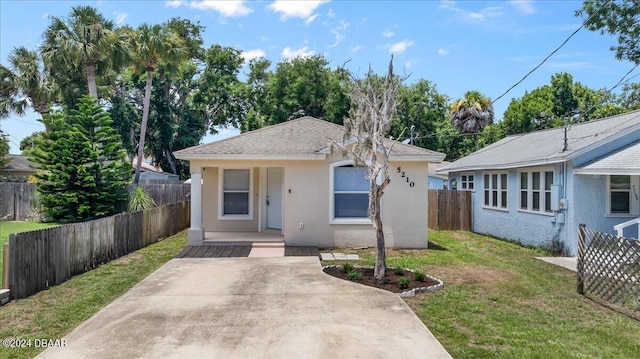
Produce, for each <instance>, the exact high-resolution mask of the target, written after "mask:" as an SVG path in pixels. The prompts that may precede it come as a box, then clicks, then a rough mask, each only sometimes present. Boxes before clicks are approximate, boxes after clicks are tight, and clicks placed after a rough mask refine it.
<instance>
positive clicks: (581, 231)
mask: <svg viewBox="0 0 640 359" xmlns="http://www.w3.org/2000/svg"><path fill="white" fill-rule="evenodd" d="M585 229H586V225H584V224H582V223H581V224H580V225H579V226H578V260H577V263H576V272H577V289H578V293H579V294H584V251H585V240H586V236H587V233H586V231H585Z"/></svg>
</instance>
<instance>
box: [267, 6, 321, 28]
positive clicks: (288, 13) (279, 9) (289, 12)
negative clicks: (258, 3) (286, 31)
mask: <svg viewBox="0 0 640 359" xmlns="http://www.w3.org/2000/svg"><path fill="white" fill-rule="evenodd" d="M326 2H328V0H319V1H285V0H276V1H274V2H273V3H271V4H270V5H269V6H268V8H269V9H271V10H272V11H274V12H276V13H279V14H280V20H283V21H284V20H286V19H288V18H290V17H297V18H300V19H305V21H306V22H307V24H308V23H310V22H311V21H313V20H314V19H315V16H317V15H314V13H313V12H314V11H316V9H317V8H318V7H319V6H320V5H322V4H324V3H326ZM311 17H313V19H311V20H310V18H311Z"/></svg>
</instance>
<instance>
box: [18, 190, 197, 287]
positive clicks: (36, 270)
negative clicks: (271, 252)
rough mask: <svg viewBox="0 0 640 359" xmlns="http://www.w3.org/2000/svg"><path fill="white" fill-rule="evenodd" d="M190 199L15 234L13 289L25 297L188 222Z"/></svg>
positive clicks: (154, 239) (131, 250)
mask: <svg viewBox="0 0 640 359" xmlns="http://www.w3.org/2000/svg"><path fill="white" fill-rule="evenodd" d="M189 210H190V205H189V202H182V203H174V204H169V205H165V206H162V207H157V208H153V209H151V210H148V211H144V212H135V213H123V214H119V215H116V216H112V217H106V218H101V219H96V220H93V221H88V222H80V223H73V224H67V225H64V226H60V227H53V228H47V229H41V230H37V231H31V232H25V233H18V234H12V235H11V236H10V238H9V261H8V262H9V267H8V273H9V274H8V279H9V285H8V286H9V289H10V290H11V296H12V297H13V298H24V297H26V296H28V295H31V294H33V293H36V292H38V291H41V290H43V289H46V288H48V287H50V286H52V285H56V284H59V283H62V282H64V281H65V280H67V279H69V278H71V277H72V276H74V275H77V274H80V273H83V272H86V271H87V270H89V269H92V268H94V267H96V266H98V265H100V264H102V263H105V262H108V261H110V260H113V259H115V258H118V257H120V256H122V255H125V254H127V253H130V252H133V251H135V250H137V249H140V248H142V247H144V246H147V245H149V244H152V243H155V242H157V241H158V240H159V239H160V238H164V237H167V236H170V235H173V234H175V233H177V232H179V231H180V230H182V229H184V228H187V227H188V226H189Z"/></svg>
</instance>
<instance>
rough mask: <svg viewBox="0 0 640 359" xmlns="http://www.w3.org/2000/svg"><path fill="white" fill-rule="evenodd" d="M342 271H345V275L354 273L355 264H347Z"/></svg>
mask: <svg viewBox="0 0 640 359" xmlns="http://www.w3.org/2000/svg"><path fill="white" fill-rule="evenodd" d="M342 270H343V271H344V272H345V273H349V272H352V271H353V270H354V268H353V264H350V263H347V264H345V265H344V266H342Z"/></svg>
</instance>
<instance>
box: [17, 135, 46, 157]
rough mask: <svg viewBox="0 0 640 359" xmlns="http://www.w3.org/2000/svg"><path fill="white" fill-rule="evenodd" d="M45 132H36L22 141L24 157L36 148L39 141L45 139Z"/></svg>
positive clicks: (21, 147)
mask: <svg viewBox="0 0 640 359" xmlns="http://www.w3.org/2000/svg"><path fill="white" fill-rule="evenodd" d="M43 135H44V132H43V131H36V132H34V133H32V134H30V135H29V136H27V137H25V138H23V139H22V141H20V151H22V154H23V155H26V154H28V153H29V151H31V150H32V149H34V148H35V147H36V144H37V143H38V141H39V140H41V139H42V138H43Z"/></svg>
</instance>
